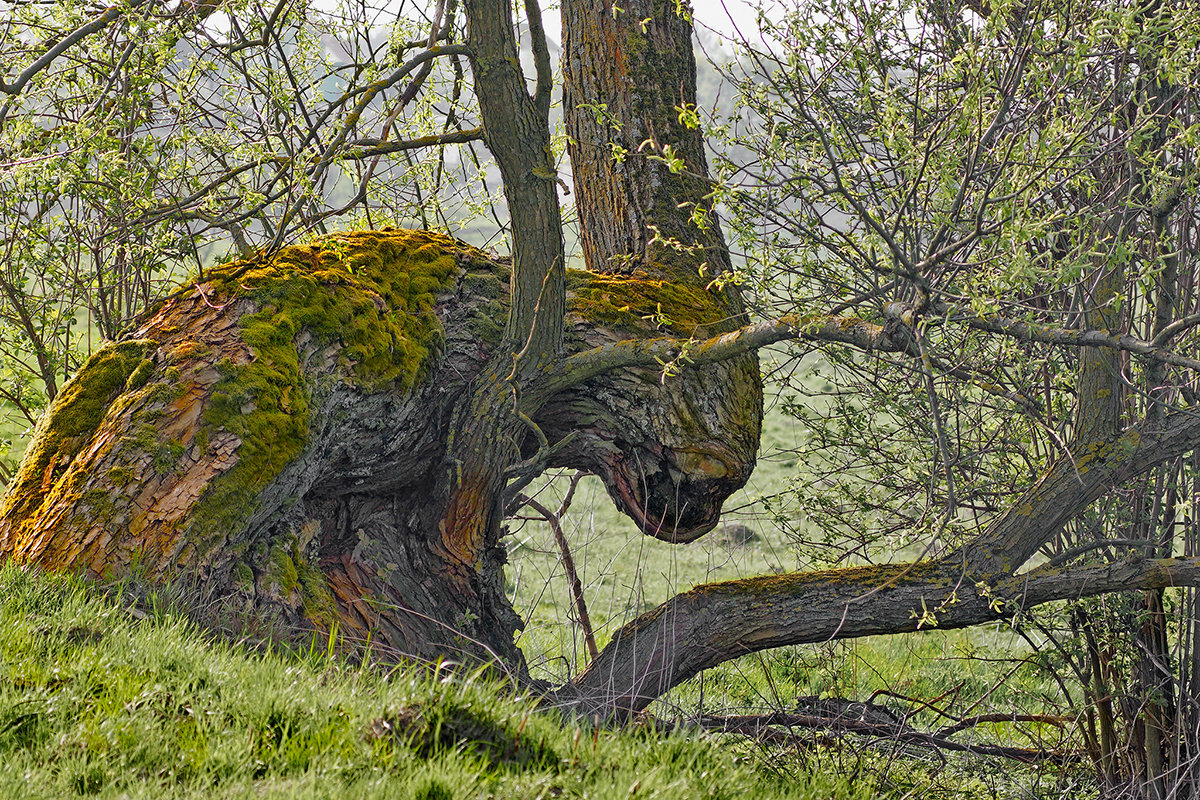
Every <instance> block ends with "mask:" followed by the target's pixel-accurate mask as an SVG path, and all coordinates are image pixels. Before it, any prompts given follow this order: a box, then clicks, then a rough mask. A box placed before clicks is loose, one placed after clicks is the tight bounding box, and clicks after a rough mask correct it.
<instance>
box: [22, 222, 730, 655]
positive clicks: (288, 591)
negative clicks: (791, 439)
mask: <svg viewBox="0 0 1200 800" xmlns="http://www.w3.org/2000/svg"><path fill="white" fill-rule="evenodd" d="M509 271H510V270H509V267H508V266H507V265H505V264H503V263H499V262H496V261H492V260H489V259H488V258H487V257H486V256H485V255H484V254H483V253H481V252H479V251H477V250H474V249H472V248H470V247H467V246H465V245H462V244H460V243H457V242H455V241H453V240H452V239H449V238H448V237H445V236H441V235H437V234H431V233H423V232H416V231H381V232H364V233H356V234H345V235H341V236H335V237H331V238H329V239H326V240H323V241H320V242H318V243H316V244H314V245H305V246H298V247H290V248H286V249H284V250H283V251H281V252H280V253H279V254H277V255H276V256H274V257H273V258H271V259H267V260H264V261H260V262H236V263H234V264H230V265H227V266H225V267H222V268H220V269H218V270H214V271H212V272H211V273H209V275H208V276H207V280H206V281H205V282H204V283H201V284H198V285H193V286H189V287H186V288H184V289H182V290H180V291H179V292H177V293H176V294H175V295H173V296H172V297H171V298H169V299H168V300H166V301H165V302H164V303H163V304H162V305H160V306H159V307H158V308H156V309H155V310H154V311H153V312H152V313H150V314H149V315H148V316H147V317H146V318H145V319H144V321H143V322H142V323H141V324H140V325H139V326H138V327H137V329H136V330H135V331H133V332H132V333H131V334H130V335H129V336H128V337H127V338H125V339H123V340H122V341H120V342H117V343H114V344H110V345H108V346H106V347H105V348H103V349H102V350H100V351H99V352H98V353H96V355H94V356H93V357H92V358H91V359H90V360H89V361H88V362H87V364H86V365H85V366H84V368H83V369H82V370H81V371H80V373H79V374H78V375H77V376H76V377H75V379H74V380H73V381H72V382H71V383H69V384H68V385H67V387H65V388H64V391H63V392H62V393H61V394H60V396H59V398H58V399H57V400H56V401H55V403H54V404H53V405H52V407H51V408H50V410H49V412H48V413H47V414H46V416H45V418H44V419H43V420H42V422H41V423H40V425H39V427H38V431H37V434H36V437H35V440H34V443H33V445H32V446H31V447H30V449H29V452H28V455H27V456H26V458H25V461H24V462H23V464H22V467H21V470H20V473H19V475H18V476H17V478H16V479H15V480H14V482H13V485H12V489H11V491H10V492H9V494H8V495H7V497H6V499H5V503H4V506H3V508H2V509H0V552H3V553H4V554H6V555H8V556H9V557H11V558H14V559H15V560H17V561H19V562H22V563H37V564H41V565H44V566H47V567H50V568H56V569H72V570H78V571H83V572H86V573H88V574H90V575H93V576H114V577H115V576H125V575H134V576H136V577H139V578H140V579H142V580H144V581H147V582H149V583H151V584H154V583H161V582H164V581H167V580H173V581H183V582H185V583H189V584H193V585H194V586H195V588H196V589H197V590H199V591H200V592H201V593H202V594H203V595H204V596H205V597H206V598H207V599H208V600H209V601H211V602H210V604H209V606H208V607H209V608H210V609H212V610H213V614H214V616H216V617H218V621H224V622H227V623H228V622H231V621H233V620H234V619H237V620H241V621H245V620H253V621H256V622H258V623H260V625H261V627H262V629H263V630H269V631H274V632H281V633H283V634H285V635H286V634H293V635H294V634H300V635H305V633H306V632H307V631H311V630H314V629H315V630H320V631H329V630H331V629H333V628H334V627H335V626H336V631H337V633H338V634H339V635H341V636H342V637H345V639H346V640H347V641H349V642H353V641H356V640H357V641H366V640H367V639H368V638H369V639H370V641H371V642H372V647H374V648H377V649H380V650H381V651H383V652H388V653H390V654H392V655H408V656H415V657H421V658H436V657H445V656H454V655H456V654H461V655H468V656H470V657H473V658H476V659H478V658H487V657H493V656H494V657H499V658H500V659H501V660H502V661H504V662H507V663H509V664H512V665H516V666H517V667H518V668H519V666H520V664H521V660H520V656H519V653H517V651H516V650H515V648H514V646H513V643H512V635H513V631H514V630H515V628H516V627H517V626H518V625H519V620H518V619H517V617H516V615H515V614H514V613H513V611H512V609H511V607H510V605H509V603H508V601H507V599H506V598H505V596H504V593H503V584H502V576H501V567H502V565H503V562H504V551H503V549H502V547H500V546H499V545H498V544H496V543H495V542H490V543H488V546H487V548H486V549H485V550H484V551H483V552H482V554H481V555H479V556H477V557H474V558H471V557H464V555H463V553H462V552H461V551H458V552H455V551H452V550H450V548H449V547H448V546H447V542H448V541H454V540H455V537H454V536H453V535H451V534H455V533H456V531H455V530H454V529H453V528H451V527H450V526H451V525H453V524H456V523H455V520H454V518H453V517H452V516H451V511H450V510H451V509H452V508H453V506H452V503H451V498H452V497H453V495H454V492H456V491H462V474H463V471H462V470H460V469H459V466H458V464H456V463H455V462H453V461H452V460H449V459H448V458H447V453H453V452H455V442H454V441H453V436H454V435H457V434H459V433H460V432H461V430H462V428H456V427H455V420H456V415H461V414H462V412H463V409H464V408H469V407H470V404H471V403H472V395H471V391H470V389H471V387H472V385H473V384H475V383H477V382H478V381H479V379H480V376H481V375H482V374H484V372H485V371H486V370H487V369H488V368H489V364H490V361H491V358H492V356H493V354H494V352H495V351H496V350H497V349H498V348H499V347H500V346H501V341H502V336H501V332H502V330H503V325H504V321H505V317H506V314H507V310H508V294H507V286H508V280H509ZM571 281H572V285H573V293H572V294H571V295H570V297H569V302H570V312H569V314H568V317H567V318H568V320H569V321H570V322H571V323H572V325H571V329H570V331H569V337H568V338H569V342H570V346H571V348H572V349H580V348H584V347H587V346H588V345H590V344H598V343H603V342H605V341H614V340H619V339H627V338H630V337H636V336H645V335H648V334H649V333H651V332H653V331H652V327H653V326H652V325H650V324H649V323H647V322H646V321H645V320H643V319H642V316H643V315H649V314H651V313H653V312H654V310H655V309H657V308H658V307H659V306H664V307H666V308H668V309H670V310H671V312H672V313H673V314H675V315H676V316H678V317H679V318H681V319H692V320H695V319H714V318H716V316H717V314H718V307H717V304H716V303H715V301H714V300H713V298H711V297H710V296H708V295H706V294H705V293H704V292H703V291H702V290H699V289H694V288H691V289H689V288H688V287H679V286H674V285H670V284H653V285H644V284H642V283H638V282H636V281H624V280H621V281H614V280H612V279H609V278H607V277H605V276H598V275H592V274H588V273H575V274H573V275H572V278H571ZM714 398H715V399H714ZM726 406H727V404H726V402H725V387H724V386H721V385H717V386H715V387H712V388H711V389H710V388H707V387H706V386H705V382H703V381H688V380H682V381H676V382H670V383H669V384H668V385H667V386H666V387H663V386H662V385H661V384H658V390H657V391H655V390H653V389H652V390H650V391H647V389H646V386H645V385H644V384H643V383H642V382H639V381H628V380H624V379H621V380H614V381H612V382H610V383H605V382H604V381H598V382H593V383H592V384H590V385H589V386H588V387H587V388H586V389H584V390H580V391H576V392H571V391H568V392H566V393H562V394H560V395H558V396H556V397H554V398H552V405H550V406H547V408H548V409H550V410H549V411H547V413H545V414H540V415H537V416H535V417H534V419H533V420H531V422H533V423H534V424H539V425H540V426H541V427H542V428H544V429H545V430H546V431H548V432H549V434H550V436H551V437H552V438H554V439H559V438H561V437H563V436H565V435H566V434H567V433H568V432H572V431H573V432H576V433H577V434H578V435H577V437H576V439H575V441H574V442H573V443H572V444H571V445H570V446H569V447H567V448H564V449H562V450H561V452H556V454H555V459H556V461H559V462H562V463H567V464H570V465H571V466H578V467H584V468H593V469H598V470H600V469H602V470H606V473H605V474H606V478H607V479H608V480H609V482H610V487H613V490H614V494H615V495H616V496H618V497H620V498H622V499H623V500H624V502H625V505H626V508H627V510H634V511H635V512H636V513H638V514H640V515H642V516H643V518H645V517H653V518H654V519H655V520H656V524H658V525H660V526H662V525H664V524H669V527H670V530H671V531H672V532H677V533H678V535H680V536H691V535H693V534H694V533H695V532H696V531H697V530H701V529H705V528H707V527H711V526H712V524H714V523H715V515H714V513H713V510H712V509H713V508H714V507H719V503H720V501H721V500H722V499H724V497H725V496H727V494H728V493H729V492H731V491H733V490H734V489H736V488H737V487H738V486H740V485H741V482H742V481H744V479H745V476H746V475H747V474H748V471H749V468H748V466H747V465H748V464H751V463H752V460H753V450H754V448H753V444H754V439H753V437H752V436H749V435H746V434H744V433H742V434H737V433H736V432H735V434H734V435H733V436H732V437H731V439H730V440H731V441H732V442H733V443H734V444H733V446H732V447H728V446H727V447H728V449H727V450H726V451H723V454H724V456H725V458H726V459H727V460H728V466H725V465H724V463H723V465H722V469H721V470H717V471H719V472H721V474H719V475H716V476H714V475H712V474H710V473H712V472H714V470H715V468H714V466H713V465H712V464H707V463H699V462H697V464H696V465H693V464H691V463H690V462H687V457H686V452H685V456H683V457H680V456H677V455H676V452H677V450H678V451H684V448H685V447H686V446H687V443H688V439H687V437H686V435H680V434H679V433H678V432H679V431H680V430H685V431H697V430H710V431H714V432H717V433H718V434H719V433H720V432H721V431H726V430H729V429H730V428H731V425H732V426H735V427H736V426H740V425H743V424H745V419H744V418H743V416H744V415H742V416H739V415H734V416H733V417H732V418H731V417H730V416H729V415H728V413H727V411H726ZM664 432H666V433H669V434H671V435H672V436H674V438H670V437H664V435H663V434H664ZM521 434H522V436H523V438H524V439H525V444H524V445H520V444H518V450H520V449H522V448H523V449H524V451H525V452H526V454H531V453H532V451H533V450H534V449H536V442H535V441H534V437H533V436H532V434H528V433H527V432H526V431H521ZM618 442H619V446H618V445H616V444H614V443H618ZM739 443H740V447H739ZM624 448H628V449H624ZM734 448H738V449H734ZM630 452H637V453H639V454H640V459H638V460H636V461H622V460H621V458H620V456H621V455H622V454H627V453H630ZM680 458H682V460H683V462H684V463H683V467H684V471H683V472H680V471H678V470H677V469H676V462H678V461H680ZM504 466H505V465H500V466H499V469H500V470H501V471H502V470H503V468H504ZM689 468H690V469H689ZM671 476H673V477H671ZM669 479H670V480H671V481H672V482H671V490H670V491H666V490H665V489H664V490H663V491H662V492H661V497H660V496H659V495H658V494H656V493H655V492H654V491H653V490H652V489H650V490H648V489H647V488H646V487H648V486H652V483H653V481H654V480H662V481H663V482H666V481H668V480H669ZM677 498H682V500H679V502H681V503H682V505H683V506H685V507H686V508H685V510H684V511H682V512H680V513H679V514H676V512H675V510H674V509H675V507H674V505H673V504H674V503H676V502H677ZM491 502H499V500H497V499H495V498H493V499H492V500H491ZM660 503H661V504H660ZM631 506H632V509H631ZM701 508H702V509H704V510H703V511H699V510H698V509H701ZM470 522H472V523H473V524H474V527H473V528H472V529H473V530H478V529H479V526H478V521H470ZM464 584H465V585H466V586H467V588H468V589H469V591H464V589H463V586H464Z"/></svg>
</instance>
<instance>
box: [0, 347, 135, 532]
mask: <svg viewBox="0 0 1200 800" xmlns="http://www.w3.org/2000/svg"><path fill="white" fill-rule="evenodd" d="M157 346H158V345H157V342H154V341H152V340H149V339H137V340H133V341H128V342H116V343H113V344H109V345H105V346H104V347H102V348H101V349H100V350H97V351H96V352H95V353H93V354H92V356H91V358H89V359H88V360H87V361H85V362H84V364H83V366H82V367H80V368H79V372H78V373H76V375H75V378H74V379H73V380H71V381H70V382H69V383H67V385H66V386H64V387H63V389H62V391H61V392H59V394H58V397H56V398H55V399H54V402H53V403H51V404H50V408H49V409H47V411H46V413H45V415H43V417H42V419H41V421H39V422H38V425H37V429H36V430H35V431H34V437H33V442H32V444H31V445H30V448H29V451H28V452H27V453H26V454H25V458H24V459H23V460H22V462H21V468H20V471H18V473H17V475H16V477H15V478H13V481H12V483H11V484H10V486H9V488H8V494H7V496H6V497H5V501H4V506H3V508H2V509H0V518H5V519H13V520H23V519H25V518H26V517H28V516H29V515H30V514H32V513H34V512H35V511H36V510H37V509H38V507H40V506H41V503H42V500H43V498H44V497H45V496H46V494H47V493H48V492H49V491H50V489H51V488H52V487H53V486H54V484H55V482H56V481H57V480H58V478H59V477H60V476H61V475H62V473H63V472H65V471H66V469H67V467H68V465H69V464H70V463H71V461H72V459H74V458H75V456H76V455H77V454H78V453H79V451H80V450H81V449H82V448H83V446H84V445H85V444H86V443H87V442H88V441H89V439H90V438H91V435H92V434H93V433H94V432H95V431H96V429H97V428H98V427H100V423H101V421H102V420H103V419H104V415H105V413H106V412H107V411H108V409H109V408H110V406H111V405H112V404H113V402H114V401H115V400H116V399H117V397H119V396H120V395H121V394H122V393H123V392H124V391H125V390H126V386H127V385H128V383H129V379H130V376H131V375H133V374H135V372H137V370H138V369H139V367H141V365H142V364H143V363H144V362H145V360H146V357H147V355H149V354H150V353H151V352H153V350H154V348H155V347H157Z"/></svg>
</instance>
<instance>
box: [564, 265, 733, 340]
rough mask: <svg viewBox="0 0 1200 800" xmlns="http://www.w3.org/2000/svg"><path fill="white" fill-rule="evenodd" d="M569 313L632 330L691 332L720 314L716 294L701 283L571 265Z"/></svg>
mask: <svg viewBox="0 0 1200 800" xmlns="http://www.w3.org/2000/svg"><path fill="white" fill-rule="evenodd" d="M567 286H568V290H569V291H570V294H571V299H570V303H569V306H568V310H569V313H571V314H573V315H575V316H577V317H579V318H580V319H582V320H586V321H587V322H590V323H593V324H599V325H606V326H609V327H613V328H620V329H623V330H629V331H632V332H640V331H656V330H662V329H667V330H669V331H671V332H674V333H677V334H680V335H683V336H691V335H693V334H695V333H697V331H698V329H700V328H703V327H704V326H706V325H712V324H714V323H716V322H719V321H720V320H722V319H724V318H725V316H726V314H725V312H724V311H723V310H722V309H721V305H720V303H719V300H718V299H717V297H716V295H714V294H713V293H711V292H709V291H707V290H706V289H705V288H704V287H702V286H697V285H690V284H686V283H679V282H675V281H666V280H661V279H658V278H655V277H652V276H650V275H648V274H647V273H644V272H634V273H633V274H631V275H606V274H599V273H594V272H580V271H576V270H571V271H570V272H569V273H568V277H567Z"/></svg>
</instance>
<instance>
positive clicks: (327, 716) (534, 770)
mask: <svg viewBox="0 0 1200 800" xmlns="http://www.w3.org/2000/svg"><path fill="white" fill-rule="evenodd" d="M138 617H141V618H138ZM324 645H325V643H323V642H314V645H313V647H312V649H311V650H310V651H309V652H307V653H302V654H295V653H291V654H282V653H271V652H266V653H263V652H255V651H250V650H246V649H243V648H241V647H237V646H233V645H230V644H227V643H224V642H218V641H213V640H212V639H211V638H207V637H205V636H203V635H201V634H199V633H198V632H197V631H196V630H195V629H194V628H193V627H192V626H190V625H189V624H188V623H186V622H184V621H182V620H181V619H179V618H177V617H174V616H173V615H171V614H170V613H168V612H162V613H156V614H151V615H149V616H146V615H145V614H137V615H135V614H134V613H131V611H130V609H129V608H128V607H127V606H126V605H125V604H124V603H123V602H122V601H121V600H120V599H119V598H117V597H114V596H110V597H104V596H100V595H98V594H97V593H96V592H95V591H94V590H88V589H87V588H86V587H85V586H84V585H83V584H81V583H80V582H79V581H77V580H74V579H70V578H66V577H62V576H52V575H44V574H39V573H37V572H35V571H28V572H26V571H23V570H20V569H17V568H14V567H11V566H4V567H3V568H0V797H22V798H39V797H46V798H61V797H75V796H86V797H100V798H104V797H122V798H125V797H128V798H142V797H145V798H177V797H178V798H184V797H204V798H218V797H219V798H239V797H255V798H271V797H280V798H284V797H286V798H323V797H330V798H334V797H336V798H347V797H352V798H374V797H380V798H383V797H386V798H428V799H429V800H435V799H436V800H442V798H460V797H461V798H468V797H470V798H474V797H494V798H508V797H511V798H539V797H544V798H552V797H586V798H629V797H639V798H642V797H645V798H651V797H658V798H726V797H728V798H735V797H736V798H741V797H753V798H798V799H803V798H813V799H814V800H815V799H816V798H821V799H822V800H824V799H825V798H846V799H847V800H850V798H859V797H867V796H870V788H869V787H868V786H866V785H859V786H858V787H857V788H856V789H855V790H850V789H848V788H847V787H846V786H844V785H838V784H837V783H836V782H835V781H833V780H831V779H822V778H819V777H805V776H796V775H794V774H793V775H790V776H788V777H787V779H786V780H785V779H784V778H783V777H781V776H780V775H778V774H775V773H773V772H769V771H767V770H766V769H765V768H763V767H762V766H761V765H758V764H759V762H758V761H757V760H755V759H748V760H747V759H741V760H739V759H736V758H735V757H734V754H732V753H731V752H729V751H727V750H722V749H720V748H719V747H717V746H716V745H715V744H714V743H712V742H710V741H703V740H697V739H694V738H685V737H683V736H681V735H678V734H672V735H666V734H662V733H659V732H656V731H653V730H649V729H642V730H633V731H628V732H616V731H608V730H597V729H594V728H592V727H589V726H588V725H587V724H586V723H581V722H580V721H577V720H571V719H566V718H564V717H562V716H561V715H559V714H557V713H555V712H553V711H544V710H543V711H539V710H537V709H536V708H535V707H534V705H533V703H532V702H531V701H530V700H529V699H527V698H522V697H519V696H515V695H514V694H513V693H512V692H511V691H510V690H508V689H506V688H505V686H504V685H503V684H497V683H495V682H490V681H489V680H486V679H485V678H483V677H482V676H480V675H478V674H475V675H473V676H472V675H465V676H464V675H452V674H451V673H450V672H449V671H448V670H442V671H440V672H438V671H433V670H427V669H419V668H400V669H395V670H393V671H391V672H388V673H384V672H383V671H381V670H376V669H370V668H361V667H355V666H352V665H349V664H346V663H344V662H340V661H338V660H336V659H331V658H329V657H328V656H327V655H326V652H325V646H324Z"/></svg>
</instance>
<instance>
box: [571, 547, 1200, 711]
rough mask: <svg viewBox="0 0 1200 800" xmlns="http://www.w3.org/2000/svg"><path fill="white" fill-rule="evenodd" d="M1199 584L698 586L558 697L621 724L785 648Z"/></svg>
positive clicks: (1078, 575)
mask: <svg viewBox="0 0 1200 800" xmlns="http://www.w3.org/2000/svg"><path fill="white" fill-rule="evenodd" d="M1196 585H1200V558H1179V559H1162V560H1157V561H1139V562H1133V563H1131V562H1120V563H1116V564H1109V565H1105V566H1098V567H1088V568H1083V569H1071V570H1064V569H1058V568H1048V569H1044V570H1040V571H1038V572H1036V573H1029V574H1026V575H1018V576H1016V577H1009V578H1002V579H1000V580H998V581H996V582H994V583H992V584H991V585H985V584H983V583H981V582H978V580H977V579H976V578H975V577H972V576H968V575H966V574H964V573H963V571H962V570H961V569H960V568H958V567H956V566H954V565H952V564H948V563H936V562H922V563H916V564H887V565H883V566H869V567H851V568H848V569H836V570H825V571H821V572H808V573H794V574H790V575H769V576H764V577H758V578H749V579H745V580H737V581H728V582H725V583H713V584H706V585H703V586H697V587H696V588H695V589H692V590H691V591H690V592H685V593H683V594H680V595H676V596H675V597H673V598H672V599H670V600H668V601H667V602H666V603H664V604H663V605H661V606H659V607H658V608H656V609H654V610H653V611H650V612H648V613H646V614H643V615H642V616H641V617H639V618H638V619H636V620H634V621H633V622H631V623H629V624H628V625H626V626H625V627H623V628H621V629H620V630H619V631H617V632H616V633H615V634H614V635H613V638H612V641H611V642H610V643H609V644H608V646H607V647H605V648H604V650H602V651H601V653H600V655H599V656H598V657H597V658H596V659H594V660H593V661H592V663H591V664H589V665H588V667H587V668H586V669H585V670H584V671H583V672H581V673H580V674H579V675H578V676H577V677H576V678H575V679H574V680H573V681H572V682H571V683H570V684H568V685H567V686H566V687H564V688H563V689H562V690H560V693H559V700H560V701H562V702H563V703H565V704H566V705H569V706H573V707H575V708H576V709H578V710H580V711H582V712H584V713H589V714H594V713H598V714H603V715H609V716H627V715H630V714H633V713H636V712H638V711H640V710H641V709H644V708H645V707H646V706H647V705H649V704H650V703H651V702H652V701H653V700H655V699H656V698H658V697H659V696H661V695H662V694H663V693H664V692H666V691H668V690H669V689H671V688H672V687H674V686H677V685H678V684H680V683H682V682H683V681H685V680H687V679H688V678H691V677H692V676H694V675H696V674H697V673H699V672H700V671H701V670H703V669H707V668H709V667H713V666H716V665H717V664H720V663H722V662H724V661H728V660H730V659H733V658H737V657H738V656H742V655H745V654H747V653H754V652H757V651H760V650H766V649H769V648H772V647H783V646H785V645H796V644H810V643H815V642H828V641H831V640H834V639H850V638H855V637H860V636H871V635H876V634H890V633H907V632H911V631H915V630H918V629H920V628H921V627H930V626H932V625H936V626H937V627H941V628H965V627H969V626H972V625H978V624H980V623H984V622H990V621H995V620H1004V619H1011V618H1012V617H1013V615H1014V614H1017V613H1019V612H1020V611H1021V610H1022V609H1027V608H1031V607H1033V606H1036V605H1039V604H1042V603H1048V602H1052V601H1055V600H1067V599H1072V598H1078V597H1088V596H1092V595H1097V594H1103V593H1105V592H1112V591H1124V590H1127V589H1152V588H1161V587H1166V586H1196Z"/></svg>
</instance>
